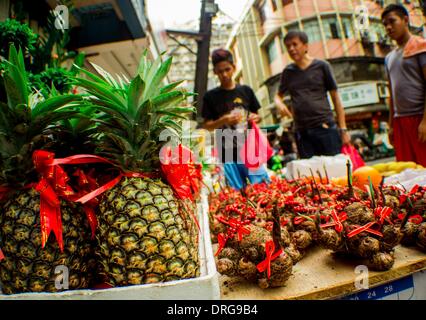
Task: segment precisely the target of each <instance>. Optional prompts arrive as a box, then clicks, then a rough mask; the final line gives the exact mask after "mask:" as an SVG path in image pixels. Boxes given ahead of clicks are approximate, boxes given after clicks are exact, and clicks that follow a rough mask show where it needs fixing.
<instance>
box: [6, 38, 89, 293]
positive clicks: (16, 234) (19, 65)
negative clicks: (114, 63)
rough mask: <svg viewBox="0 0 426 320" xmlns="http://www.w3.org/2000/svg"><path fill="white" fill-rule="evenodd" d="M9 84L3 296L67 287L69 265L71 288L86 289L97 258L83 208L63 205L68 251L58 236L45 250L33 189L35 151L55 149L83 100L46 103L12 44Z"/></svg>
mask: <svg viewBox="0 0 426 320" xmlns="http://www.w3.org/2000/svg"><path fill="white" fill-rule="evenodd" d="M4 83H5V88H6V93H7V104H6V103H1V105H0V152H1V155H0V161H1V163H0V166H1V171H0V185H1V186H2V187H6V188H8V189H9V192H8V194H7V195H6V196H5V197H4V200H3V201H2V203H1V205H0V210H1V211H0V248H1V250H2V252H3V254H4V256H5V258H4V259H3V260H1V261H0V281H1V282H2V285H3V288H2V289H3V293H7V294H11V293H20V292H33V291H38V292H39V291H58V290H61V289H62V288H64V289H66V287H67V285H66V283H65V282H64V280H66V274H64V271H65V269H64V267H66V268H68V271H69V272H68V276H69V278H68V280H69V283H68V288H69V289H77V288H87V287H88V283H89V277H88V271H89V269H90V266H91V265H93V263H94V260H93V257H91V250H92V249H91V244H90V238H91V231H90V227H89V225H88V222H87V220H86V218H85V213H84V211H83V210H82V208H81V206H80V205H76V204H73V203H69V202H65V201H62V204H61V211H62V226H63V238H64V247H63V251H62V252H61V250H60V249H59V247H58V243H57V242H56V240H55V238H54V236H53V234H50V237H49V238H48V240H47V242H46V244H45V247H44V248H42V232H41V225H40V194H39V193H38V192H37V191H36V190H35V189H34V188H33V187H32V186H31V185H30V184H32V183H36V182H37V181H38V174H37V172H36V170H35V168H34V164H33V161H32V158H31V156H32V153H33V151H35V150H37V149H40V148H45V147H46V146H49V145H51V143H52V142H53V141H52V136H54V134H55V131H56V129H57V126H56V124H57V122H58V121H60V120H63V119H67V118H71V117H73V116H75V115H76V112H75V111H73V109H72V106H70V103H71V102H72V101H74V100H76V99H77V98H78V97H77V96H75V95H62V96H53V97H51V98H49V99H46V100H43V99H41V98H40V97H38V96H37V95H34V94H30V93H29V87H28V81H27V76H26V72H25V68H24V62H23V57H22V53H21V51H19V53H18V52H17V51H16V49H15V48H14V47H13V46H12V47H11V49H10V57H9V63H7V69H6V72H5V74H4ZM92 251H93V250H92ZM90 259H92V260H90ZM57 266H61V267H60V268H59V269H56V267H57ZM63 266H64V267H63ZM55 270H56V272H57V273H55ZM65 272H66V271H65ZM61 277H64V278H62V280H61ZM59 288H61V289H59Z"/></svg>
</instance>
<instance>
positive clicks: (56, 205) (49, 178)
mask: <svg viewBox="0 0 426 320" xmlns="http://www.w3.org/2000/svg"><path fill="white" fill-rule="evenodd" d="M54 157H55V154H54V153H52V152H48V151H43V150H36V151H35V152H34V153H33V162H34V166H35V168H36V170H37V171H38V172H39V174H40V175H41V178H40V181H39V182H38V183H37V185H36V186H35V190H36V191H37V192H39V193H40V226H41V245H42V248H44V247H45V245H46V242H47V239H48V238H49V234H50V232H51V231H53V233H54V235H55V237H56V240H57V241H58V245H59V248H60V250H61V252H63V250H64V241H63V238H62V219H61V205H60V200H59V198H58V195H59V196H62V197H64V198H68V197H69V196H71V195H73V194H74V192H73V190H72V189H71V187H70V186H69V185H68V184H67V182H68V180H69V178H68V176H67V174H66V173H65V171H64V170H63V169H62V168H61V167H60V166H58V165H53V160H54Z"/></svg>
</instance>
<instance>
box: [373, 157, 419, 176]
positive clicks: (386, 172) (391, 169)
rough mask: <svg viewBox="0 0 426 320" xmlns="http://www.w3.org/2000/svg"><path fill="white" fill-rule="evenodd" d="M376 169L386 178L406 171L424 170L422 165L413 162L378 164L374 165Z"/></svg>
mask: <svg viewBox="0 0 426 320" xmlns="http://www.w3.org/2000/svg"><path fill="white" fill-rule="evenodd" d="M372 167H373V168H374V169H376V170H377V171H379V172H380V173H381V174H382V175H383V176H384V177H390V176H393V175H395V174H398V173H400V172H402V171H404V170H406V169H424V168H423V166H421V165H420V164H416V163H415V162H412V161H399V162H396V161H392V162H387V163H377V164H375V165H372Z"/></svg>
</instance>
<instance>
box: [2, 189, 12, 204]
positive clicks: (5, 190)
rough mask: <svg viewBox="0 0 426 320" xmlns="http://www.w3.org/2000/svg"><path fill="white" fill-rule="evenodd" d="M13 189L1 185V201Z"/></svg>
mask: <svg viewBox="0 0 426 320" xmlns="http://www.w3.org/2000/svg"><path fill="white" fill-rule="evenodd" d="M11 190H12V189H11V188H9V187H6V186H0V201H1V200H3V199H4V198H6V196H7V194H8V193H9V192H10V191H11Z"/></svg>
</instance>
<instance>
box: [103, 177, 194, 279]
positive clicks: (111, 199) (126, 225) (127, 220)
mask: <svg viewBox="0 0 426 320" xmlns="http://www.w3.org/2000/svg"><path fill="white" fill-rule="evenodd" d="M99 211H100V216H99V232H98V235H97V238H98V243H99V246H98V249H97V251H96V255H97V257H98V261H99V263H100V271H99V272H100V274H101V276H103V278H104V279H105V281H106V282H107V283H109V284H111V285H113V286H128V285H138V284H146V283H155V282H165V281H170V280H178V279H186V278H193V277H196V276H198V275H199V257H198V238H197V231H198V230H196V228H195V225H194V223H193V220H192V219H191V218H190V217H187V218H182V217H181V214H180V212H179V203H178V200H177V199H176V198H175V196H174V195H173V191H172V190H171V188H170V187H169V186H168V185H166V184H164V183H163V182H161V181H160V180H153V179H148V178H124V179H122V180H121V181H120V183H119V184H117V185H116V186H115V187H114V188H112V189H110V190H108V191H107V192H106V193H105V195H104V197H103V199H102V200H101V202H100V205H99Z"/></svg>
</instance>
